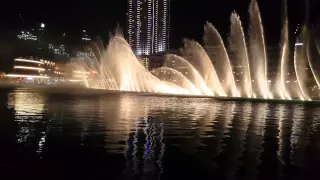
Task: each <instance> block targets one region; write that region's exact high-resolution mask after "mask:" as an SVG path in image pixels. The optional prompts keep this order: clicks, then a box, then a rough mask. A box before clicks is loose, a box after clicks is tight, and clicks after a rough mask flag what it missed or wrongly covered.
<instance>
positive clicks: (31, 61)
mask: <svg viewBox="0 0 320 180" xmlns="http://www.w3.org/2000/svg"><path fill="white" fill-rule="evenodd" d="M14 60H15V61H19V62H30V63H36V64H43V62H41V61H35V60H29V59H14Z"/></svg>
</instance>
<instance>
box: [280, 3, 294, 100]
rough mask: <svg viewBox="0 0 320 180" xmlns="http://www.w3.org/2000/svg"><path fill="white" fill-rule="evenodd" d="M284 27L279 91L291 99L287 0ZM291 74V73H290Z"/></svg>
mask: <svg viewBox="0 0 320 180" xmlns="http://www.w3.org/2000/svg"><path fill="white" fill-rule="evenodd" d="M282 2H283V8H284V9H283V27H282V32H281V44H280V46H281V57H280V58H281V59H280V68H278V71H280V72H278V76H279V75H280V76H279V77H277V89H276V90H277V93H278V95H279V96H280V97H281V99H291V96H290V94H289V92H288V91H287V89H286V83H287V81H288V78H287V76H288V73H289V71H288V64H289V30H288V10H287V0H283V1H282ZM289 74H290V73H289Z"/></svg>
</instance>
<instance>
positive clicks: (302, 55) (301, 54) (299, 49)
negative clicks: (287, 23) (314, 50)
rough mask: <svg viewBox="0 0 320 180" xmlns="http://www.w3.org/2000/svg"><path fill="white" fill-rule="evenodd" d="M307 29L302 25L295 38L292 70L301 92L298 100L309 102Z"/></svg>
mask: <svg viewBox="0 0 320 180" xmlns="http://www.w3.org/2000/svg"><path fill="white" fill-rule="evenodd" d="M307 31H308V30H307V27H306V25H304V26H303V27H302V29H301V32H300V35H299V37H298V38H297V41H296V44H295V52H294V68H295V72H296V76H297V81H298V84H299V87H300V90H301V93H302V94H301V95H302V96H301V95H300V99H301V100H310V97H309V95H308V90H307V84H306V80H307V77H308V74H307V73H308V70H309V66H308V60H307V59H308V57H307V56H308V55H307V48H306V45H307V43H308V42H307V37H308V35H307Z"/></svg>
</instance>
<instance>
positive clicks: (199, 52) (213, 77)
mask: <svg viewBox="0 0 320 180" xmlns="http://www.w3.org/2000/svg"><path fill="white" fill-rule="evenodd" d="M183 54H184V56H185V58H186V59H187V60H188V61H189V62H190V64H192V65H193V67H195V68H196V69H197V70H198V72H199V73H200V75H201V76H202V78H203V79H204V81H205V82H206V84H207V86H208V87H209V88H210V89H211V90H212V92H213V93H214V94H215V95H217V96H226V93H225V91H224V89H223V88H222V86H221V83H220V80H219V78H218V76H217V73H216V70H215V69H214V67H213V65H212V63H211V60H210V58H209V56H208V55H207V53H206V52H205V51H204V49H203V48H202V46H201V45H200V44H199V43H197V42H195V41H192V40H184V48H183Z"/></svg>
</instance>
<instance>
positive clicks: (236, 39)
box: [229, 12, 252, 98]
mask: <svg viewBox="0 0 320 180" xmlns="http://www.w3.org/2000/svg"><path fill="white" fill-rule="evenodd" d="M230 21H231V26H230V35H229V48H230V52H231V53H232V54H234V58H235V59H234V60H235V62H236V64H235V65H234V66H235V67H237V69H240V70H238V71H237V69H236V68H235V67H234V71H236V72H237V73H239V79H240V80H239V81H240V83H239V85H238V89H239V90H240V89H241V92H242V94H241V95H243V94H244V95H245V96H246V97H248V98H251V97H252V81H251V72H250V64H249V57H248V51H247V43H246V40H245V35H244V32H243V28H242V24H241V20H240V17H239V16H238V15H237V13H236V12H233V13H232V14H231V17H230Z"/></svg>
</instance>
